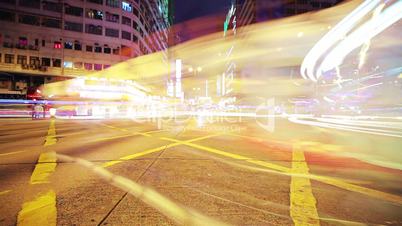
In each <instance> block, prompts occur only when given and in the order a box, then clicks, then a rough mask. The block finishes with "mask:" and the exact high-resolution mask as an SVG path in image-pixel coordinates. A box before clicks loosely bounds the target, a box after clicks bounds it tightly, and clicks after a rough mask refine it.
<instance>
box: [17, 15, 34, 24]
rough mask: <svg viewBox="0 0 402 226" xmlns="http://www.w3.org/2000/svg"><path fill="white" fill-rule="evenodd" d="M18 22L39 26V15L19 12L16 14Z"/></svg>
mask: <svg viewBox="0 0 402 226" xmlns="http://www.w3.org/2000/svg"><path fill="white" fill-rule="evenodd" d="M18 22H20V23H21V24H29V25H35V26H39V17H37V16H32V15H23V14H21V15H19V16H18Z"/></svg>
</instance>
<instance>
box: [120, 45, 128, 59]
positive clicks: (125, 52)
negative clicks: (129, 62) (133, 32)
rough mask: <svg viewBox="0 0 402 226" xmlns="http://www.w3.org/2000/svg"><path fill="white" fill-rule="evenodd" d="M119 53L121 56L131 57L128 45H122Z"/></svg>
mask: <svg viewBox="0 0 402 226" xmlns="http://www.w3.org/2000/svg"><path fill="white" fill-rule="evenodd" d="M120 54H121V55H122V56H126V57H131V48H130V47H128V46H125V45H122V46H121V51H120Z"/></svg>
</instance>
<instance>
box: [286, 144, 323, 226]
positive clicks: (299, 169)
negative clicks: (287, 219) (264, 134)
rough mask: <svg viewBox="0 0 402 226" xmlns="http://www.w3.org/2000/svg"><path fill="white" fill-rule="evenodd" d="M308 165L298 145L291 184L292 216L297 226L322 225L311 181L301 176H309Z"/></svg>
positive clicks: (293, 162) (295, 148) (293, 157)
mask: <svg viewBox="0 0 402 226" xmlns="http://www.w3.org/2000/svg"><path fill="white" fill-rule="evenodd" d="M308 171H309V169H308V165H307V163H306V160H305V158H304V152H303V151H302V150H300V148H299V147H298V146H297V145H294V146H293V153H292V173H294V174H295V175H292V176H291V182H290V216H291V217H292V220H293V223H294V224H295V226H299V225H300V226H302V225H320V221H319V217H318V212H317V207H316V203H317V201H316V199H315V197H314V195H313V191H312V188H311V183H310V179H309V178H308V177H301V176H298V175H297V174H300V175H307V174H308Z"/></svg>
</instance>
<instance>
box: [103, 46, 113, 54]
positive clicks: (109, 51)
mask: <svg viewBox="0 0 402 226" xmlns="http://www.w3.org/2000/svg"><path fill="white" fill-rule="evenodd" d="M103 53H106V54H110V53H112V49H111V48H110V47H104V48H103Z"/></svg>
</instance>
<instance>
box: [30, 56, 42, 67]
mask: <svg viewBox="0 0 402 226" xmlns="http://www.w3.org/2000/svg"><path fill="white" fill-rule="evenodd" d="M29 64H30V65H35V66H39V65H40V60H39V57H36V56H30V57H29Z"/></svg>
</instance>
